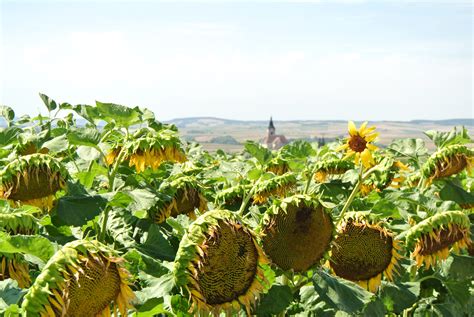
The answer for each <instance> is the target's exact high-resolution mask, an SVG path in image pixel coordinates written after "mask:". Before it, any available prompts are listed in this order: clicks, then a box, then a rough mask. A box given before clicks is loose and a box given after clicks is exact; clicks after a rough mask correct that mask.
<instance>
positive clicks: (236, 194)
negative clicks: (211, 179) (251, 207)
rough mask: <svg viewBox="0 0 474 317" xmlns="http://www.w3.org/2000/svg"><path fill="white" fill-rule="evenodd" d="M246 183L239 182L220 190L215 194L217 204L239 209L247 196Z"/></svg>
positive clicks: (221, 206) (230, 208)
mask: <svg viewBox="0 0 474 317" xmlns="http://www.w3.org/2000/svg"><path fill="white" fill-rule="evenodd" d="M246 187H247V186H246V185H243V184H238V185H235V186H232V187H229V188H225V189H223V190H221V191H219V192H218V193H217V194H216V196H215V202H214V204H215V206H219V207H220V208H224V209H228V210H238V209H239V208H240V205H242V201H243V199H244V196H245V192H246V190H248V188H246Z"/></svg>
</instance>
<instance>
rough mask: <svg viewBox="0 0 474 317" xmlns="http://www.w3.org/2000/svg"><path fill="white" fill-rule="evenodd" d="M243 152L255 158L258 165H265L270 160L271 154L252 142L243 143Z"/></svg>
mask: <svg viewBox="0 0 474 317" xmlns="http://www.w3.org/2000/svg"><path fill="white" fill-rule="evenodd" d="M244 147H245V150H246V151H247V152H248V153H249V154H250V155H252V156H253V157H255V158H256V159H257V161H258V162H259V163H260V164H262V165H263V164H265V163H267V162H268V161H269V160H270V159H271V158H272V152H270V150H268V149H266V148H264V147H263V146H261V145H260V144H258V143H256V142H254V141H247V142H245V146H244Z"/></svg>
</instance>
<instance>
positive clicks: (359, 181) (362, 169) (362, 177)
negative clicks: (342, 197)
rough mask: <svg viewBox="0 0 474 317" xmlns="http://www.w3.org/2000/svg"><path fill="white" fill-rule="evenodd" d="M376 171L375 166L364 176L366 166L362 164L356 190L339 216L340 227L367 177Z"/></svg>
mask: <svg viewBox="0 0 474 317" xmlns="http://www.w3.org/2000/svg"><path fill="white" fill-rule="evenodd" d="M374 170H375V166H373V167H372V168H370V169H369V170H368V171H367V172H365V174H364V165H363V164H362V163H360V169H359V180H358V181H357V185H356V186H355V187H354V189H353V190H352V192H351V194H350V196H349V198H347V201H346V203H345V204H344V207H342V210H341V213H340V214H339V221H338V225H339V222H340V221H341V220H342V218H343V216H344V214H345V213H346V211H347V210H348V209H349V206H350V205H351V203H352V201H353V200H354V198H355V196H356V195H357V193H358V192H359V190H360V188H361V187H362V183H363V182H364V181H365V180H366V179H367V177H369V176H370V174H372V172H373V171H374Z"/></svg>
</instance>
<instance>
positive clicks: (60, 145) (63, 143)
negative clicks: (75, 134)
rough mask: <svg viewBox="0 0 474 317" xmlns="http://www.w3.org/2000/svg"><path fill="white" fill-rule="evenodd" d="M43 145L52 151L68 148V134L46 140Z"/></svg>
mask: <svg viewBox="0 0 474 317" xmlns="http://www.w3.org/2000/svg"><path fill="white" fill-rule="evenodd" d="M42 147H44V148H47V149H49V151H50V152H52V153H59V152H63V151H65V150H67V148H68V147H69V144H68V141H67V138H66V136H65V135H60V136H58V137H55V138H54V139H51V140H49V141H47V142H44V143H43V145H42Z"/></svg>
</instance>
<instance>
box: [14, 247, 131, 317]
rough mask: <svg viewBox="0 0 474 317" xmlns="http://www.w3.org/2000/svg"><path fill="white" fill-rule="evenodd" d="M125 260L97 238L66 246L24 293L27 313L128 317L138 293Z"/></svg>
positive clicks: (30, 314) (31, 314) (33, 314)
mask: <svg viewBox="0 0 474 317" xmlns="http://www.w3.org/2000/svg"><path fill="white" fill-rule="evenodd" d="M122 262H123V259H120V258H117V257H115V256H114V254H113V251H111V250H110V249H108V248H107V247H106V246H105V245H103V244H100V243H99V242H97V241H94V242H93V241H85V240H77V241H73V242H70V243H68V244H66V245H64V247H63V248H62V249H61V250H59V251H58V252H56V254H55V255H54V256H53V257H52V258H51V259H50V260H49V261H48V263H47V264H46V266H45V267H44V268H43V270H42V272H41V273H40V275H39V276H38V277H37V278H36V280H35V282H34V283H33V285H32V286H31V288H30V289H29V291H28V293H27V294H26V295H25V298H24V300H23V304H22V308H23V310H24V311H25V312H26V316H111V314H114V316H115V315H116V313H117V311H119V312H120V314H121V315H122V316H127V310H128V309H129V308H131V307H132V305H131V302H132V301H133V299H134V298H135V296H134V294H133V292H132V290H131V289H130V286H129V273H128V272H127V271H126V270H125V269H124V268H123V267H122Z"/></svg>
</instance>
